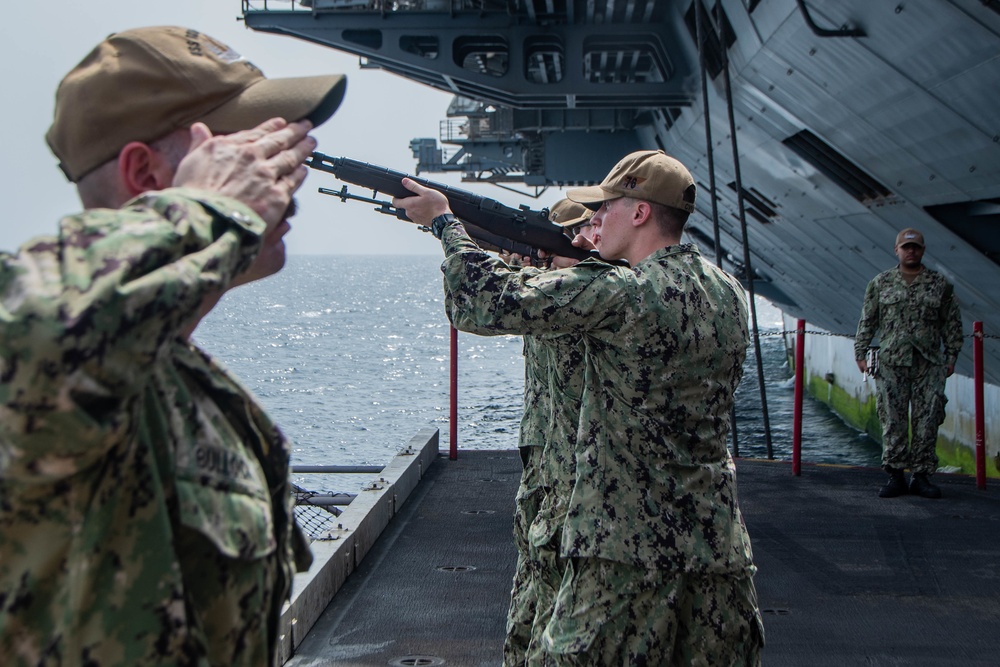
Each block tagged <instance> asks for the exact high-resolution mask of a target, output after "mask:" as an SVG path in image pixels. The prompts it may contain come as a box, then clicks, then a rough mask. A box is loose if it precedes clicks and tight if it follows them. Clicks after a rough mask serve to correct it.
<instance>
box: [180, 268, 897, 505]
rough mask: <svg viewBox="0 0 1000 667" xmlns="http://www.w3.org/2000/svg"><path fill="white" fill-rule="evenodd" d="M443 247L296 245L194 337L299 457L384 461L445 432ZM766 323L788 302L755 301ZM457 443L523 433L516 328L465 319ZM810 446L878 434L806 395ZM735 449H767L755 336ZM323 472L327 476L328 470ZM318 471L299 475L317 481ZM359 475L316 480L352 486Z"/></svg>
mask: <svg viewBox="0 0 1000 667" xmlns="http://www.w3.org/2000/svg"><path fill="white" fill-rule="evenodd" d="M440 263H441V258H440V257H438V256H432V255H417V256H357V255H342V256H292V257H290V258H289V260H288V264H287V266H286V268H285V270H284V271H282V272H281V273H280V274H278V275H276V276H274V277H273V278H270V279H268V280H264V281H260V282H257V283H254V284H251V285H248V286H245V287H241V288H239V289H237V290H233V291H232V292H230V293H228V294H227V295H226V296H225V297H224V298H223V300H222V301H221V302H220V304H219V305H218V306H217V307H216V308H215V310H213V311H212V313H211V314H210V315H209V316H208V317H207V318H205V320H204V321H203V322H202V323H201V324H200V325H199V327H198V329H197V331H196V332H195V335H194V338H195V340H196V341H197V342H198V344H200V345H201V346H202V347H203V348H204V349H206V350H207V351H208V352H210V353H211V354H213V355H214V356H215V357H216V358H218V359H219V360H220V361H222V363H224V364H225V365H226V366H228V367H229V368H230V369H231V370H233V371H234V372H235V373H236V375H237V376H238V377H239V378H240V379H241V380H242V381H243V383H244V384H245V385H246V386H247V387H248V388H249V389H250V390H251V391H252V392H253V393H255V394H256V395H257V396H258V397H259V399H260V401H261V402H262V403H263V404H264V405H265V407H267V409H268V410H269V412H270V413H271V414H272V415H273V416H274V417H275V419H276V420H277V421H278V423H279V424H280V425H281V427H282V429H283V430H284V431H285V433H286V434H287V435H288V436H289V437H290V439H291V440H292V442H293V444H294V448H293V453H292V462H293V463H298V464H314V465H380V464H383V463H385V462H386V461H387V460H388V459H389V457H391V456H392V455H393V454H395V453H396V451H398V450H399V449H400V448H401V447H402V446H404V445H405V444H406V443H407V442H408V441H409V440H410V438H411V437H412V436H413V435H414V434H415V433H416V432H417V431H418V430H419V429H422V428H425V427H427V426H433V427H436V428H439V429H440V430H441V447H442V449H446V448H447V447H448V446H449V425H448V416H449V409H448V406H449V363H450V362H449V326H448V321H447V318H446V317H445V314H444V305H443V294H442V288H441V272H440V269H439V266H440ZM758 320H759V323H760V324H759V326H760V328H761V331H762V332H764V331H776V330H780V327H781V318H780V313H779V312H778V311H777V310H775V309H774V308H773V307H771V306H770V305H769V304H767V303H766V302H763V301H760V302H759V303H758ZM761 341H762V355H761V356H762V359H763V361H764V368H765V389H766V391H767V399H768V408H769V414H770V425H771V432H772V444H773V449H774V457H775V458H777V459H789V458H790V457H791V440H792V435H791V434H792V402H793V401H792V392H793V390H792V380H791V377H790V374H789V370H788V367H787V363H786V360H785V355H784V347H783V342H782V339H781V337H780V336H765V337H762V339H761ZM458 349H459V361H458V369H459V380H458V382H459V398H458V411H459V430H458V445H459V449H460V450H461V449H511V448H515V447H516V446H517V429H518V423H519V421H520V418H521V399H522V393H523V381H524V364H523V358H522V356H521V339H520V337H516V336H494V337H481V336H474V335H471V334H465V333H460V334H459V337H458ZM803 414H804V418H803V424H804V426H803V460H804V461H813V462H825V463H843V464H851V465H878V461H879V454H880V450H879V446H878V444H877V443H875V442H874V441H872V440H871V439H870V438H868V437H867V436H865V435H864V434H860V433H859V432H858V431H856V430H855V429H853V428H850V427H848V426H846V425H845V424H844V423H843V422H842V421H841V420H840V419H839V418H838V417H837V416H836V415H834V414H833V413H832V412H830V411H829V410H828V409H827V408H826V407H825V406H823V405H822V404H820V403H818V402H816V401H812V400H810V399H808V398H807V399H806V401H805V406H804V413H803ZM736 415H737V427H738V435H739V448H740V455H741V456H753V457H764V456H765V455H766V448H765V440H764V433H763V419H762V418H761V409H760V399H759V393H758V391H757V377H756V366H755V362H754V358H753V350H752V348H751V351H750V355H749V356H748V359H747V367H746V373H745V378H744V381H743V385H742V386H741V387H740V389H739V391H738V392H737V405H736ZM324 477H326V476H324ZM315 480H316V478H313V477H310V478H309V481H308V482H303V479H302V478H300V479H299V480H297V481H299V482H300V483H303V485H305V486H309V487H310V488H315V487H316V485H317V482H316V481H315ZM364 481H365V480H364V479H360V476H352V477H347V476H337V478H336V479H335V480H333V481H331V480H326V481H325V482H323V483H322V484H321V486H323V487H325V488H330V489H336V490H345V491H353V490H356V489H357V488H359V487H360V485H361V484H363V483H364Z"/></svg>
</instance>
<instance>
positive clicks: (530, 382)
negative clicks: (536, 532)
mask: <svg viewBox="0 0 1000 667" xmlns="http://www.w3.org/2000/svg"><path fill="white" fill-rule="evenodd" d="M546 363H547V355H546V353H545V349H544V347H543V346H542V344H541V342H540V341H539V339H538V338H536V337H534V336H525V337H524V413H523V415H522V417H521V425H520V430H519V432H518V450H519V452H520V454H521V463H522V464H523V470H522V471H521V483H520V484H519V485H518V489H517V495H516V496H515V498H514V545H515V546H516V547H517V566H516V568H515V571H514V581H513V583H512V586H511V593H510V608H509V609H508V612H507V636H506V638H505V640H504V647H503V653H504V662H503V664H504V665H505V667H514V666H515V665H523V664H524V655H525V652H526V651H527V649H528V642H529V641H530V639H531V625H532V623H533V621H534V619H535V598H536V595H535V591H534V586H533V584H532V577H531V573H530V567H529V555H528V527H529V526H530V525H531V522H532V521H534V519H535V515H536V514H537V513H538V505H539V503H540V501H541V498H542V487H541V479H540V473H541V470H540V464H541V459H542V442H543V441H544V435H543V434H544V430H545V428H546V424H547V423H548V420H549V404H550V402H549V400H548V387H547V382H548V379H547V376H548V370H547V367H546Z"/></svg>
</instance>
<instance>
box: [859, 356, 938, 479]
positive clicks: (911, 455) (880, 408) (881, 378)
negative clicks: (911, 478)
mask: <svg viewBox="0 0 1000 667" xmlns="http://www.w3.org/2000/svg"><path fill="white" fill-rule="evenodd" d="M946 379H947V373H946V371H945V367H944V366H941V365H939V364H932V363H930V362H929V361H927V360H926V359H924V358H923V357H921V356H919V355H917V356H914V358H913V363H912V364H910V365H909V366H888V365H886V364H879V366H878V368H877V370H876V371H875V384H876V387H877V390H878V393H876V395H875V408H876V411H877V412H878V418H879V421H880V422H881V424H882V465H883V467H890V468H897V469H899V470H903V469H906V468H909V469H910V470H911V471H912V472H915V473H925V474H928V475H930V474H932V473H933V472H934V471H935V470H937V466H938V457H937V432H938V427H939V426H940V425H941V423H942V422H943V421H944V408H945V405H946V404H947V402H948V399H947V397H945V395H944V384H945V380H946ZM911 410H912V417H911ZM911 422H912V430H911ZM911 437H912V440H911Z"/></svg>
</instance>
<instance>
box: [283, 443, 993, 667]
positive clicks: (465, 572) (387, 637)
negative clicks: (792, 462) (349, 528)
mask: <svg viewBox="0 0 1000 667" xmlns="http://www.w3.org/2000/svg"><path fill="white" fill-rule="evenodd" d="M737 469H738V475H739V488H740V502H741V507H742V509H743V513H744V517H745V519H746V522H747V526H748V528H749V530H750V536H751V539H752V540H753V546H754V556H755V561H756V563H757V566H758V568H759V572H758V574H757V578H756V583H757V591H758V594H759V597H760V606H761V609H762V611H763V614H764V624H765V632H766V635H767V636H766V647H765V650H764V664H765V665H767V666H768V667H771V666H789V667H801V666H803V665H809V666H811V667H821V666H824V665H830V666H834V665H836V666H837V667H841V666H844V665H894V666H896V665H921V666H924V665H935V666H938V665H941V666H945V665H963V666H964V667H969V666H972V665H983V666H985V665H991V666H992V665H996V664H1000V656H998V649H997V647H996V644H995V632H996V629H997V628H998V627H1000V534H998V529H1000V497H998V495H997V493H996V491H995V485H996V482H995V481H992V480H991V482H992V484H993V485H994V486H993V487H991V489H990V490H988V491H986V492H981V491H977V490H976V489H975V486H974V482H973V480H971V479H969V478H966V477H953V476H947V475H937V476H935V478H934V480H935V482H938V483H939V484H940V485H941V487H942V489H943V491H944V495H945V497H944V498H943V499H942V500H937V501H932V500H924V499H921V498H913V497H903V498H896V499H892V500H881V499H879V498H877V497H876V496H875V492H876V490H877V488H878V486H879V485H880V484H881V483H882V481H883V477H884V475H883V473H882V472H881V471H880V470H871V469H858V468H838V467H830V466H822V467H821V466H804V468H803V474H802V476H801V477H798V478H795V477H793V476H792V475H791V472H790V466H789V465H788V464H784V463H775V462H768V461H750V460H741V461H738V462H737ZM519 475H520V460H519V458H518V457H517V454H516V452H508V451H505V452H462V453H461V454H460V458H459V460H458V461H449V460H447V459H446V458H441V459H440V460H439V461H438V462H437V463H435V464H434V465H433V466H432V467H431V469H430V470H429V471H428V473H427V474H426V475H425V477H424V481H423V482H422V483H421V484H420V485H419V486H418V487H417V489H416V490H415V491H414V492H413V495H412V496H411V497H410V499H409V500H408V501H407V503H406V505H405V506H404V507H403V508H402V509H401V510H400V512H399V513H398V514H397V516H396V517H395V519H394V520H393V521H392V523H390V525H389V527H388V528H387V529H386V530H385V532H384V533H383V535H382V537H381V538H380V540H379V542H378V543H377V544H376V545H375V547H374V548H373V550H372V551H371V552H370V553H369V555H368V556H367V558H366V559H365V560H364V561H363V562H362V563H361V565H360V566H359V567H358V569H357V570H356V571H355V572H354V573H353V574H352V575H351V576H350V578H349V579H348V580H347V582H346V583H345V585H344V587H343V588H342V589H341V591H340V592H339V593H338V594H337V596H336V598H335V599H334V601H333V602H332V603H331V604H330V606H329V607H328V608H327V610H326V612H325V613H324V614H323V616H322V617H321V618H320V620H319V622H318V623H317V624H316V626H314V628H313V629H312V631H311V632H310V633H309V635H308V636H307V637H306V638H305V640H304V641H303V643H302V644H301V645H300V646H299V649H298V651H297V654H296V655H295V657H293V658H292V659H291V660H290V661H289V663H287V664H288V665H289V666H291V667H319V666H323V665H355V666H359V667H360V666H366V665H372V666H374V665H378V666H379V667H384V666H385V665H453V666H460V667H478V666H480V665H484V666H485V665H491V666H497V665H499V664H500V646H501V643H502V641H503V634H504V616H505V613H506V607H507V602H508V599H509V593H510V579H511V576H512V573H513V565H514V559H515V553H514V547H513V543H512V539H511V534H510V517H511V513H512V511H513V498H514V492H515V489H516V487H517V480H518V478H519Z"/></svg>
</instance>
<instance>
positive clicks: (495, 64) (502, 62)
mask: <svg viewBox="0 0 1000 667" xmlns="http://www.w3.org/2000/svg"><path fill="white" fill-rule="evenodd" d="M453 55H454V59H455V64H456V65H458V66H459V67H461V68H462V69H465V70H468V71H470V72H476V73H477V74H485V75H487V76H496V77H501V76H503V75H504V74H506V73H507V66H508V63H509V61H510V50H509V48H508V47H507V40H505V39H504V38H503V37H491V36H489V35H476V36H475V37H459V38H458V39H456V40H455V47H454V52H453Z"/></svg>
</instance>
